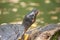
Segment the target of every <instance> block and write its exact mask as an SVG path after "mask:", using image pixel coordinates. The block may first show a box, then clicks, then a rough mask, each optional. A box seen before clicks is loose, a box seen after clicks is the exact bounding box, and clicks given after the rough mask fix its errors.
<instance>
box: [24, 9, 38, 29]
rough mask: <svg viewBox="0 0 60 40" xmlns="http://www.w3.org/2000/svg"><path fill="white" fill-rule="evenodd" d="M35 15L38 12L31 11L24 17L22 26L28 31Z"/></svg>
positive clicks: (35, 10)
mask: <svg viewBox="0 0 60 40" xmlns="http://www.w3.org/2000/svg"><path fill="white" fill-rule="evenodd" d="M37 14H38V10H37V9H33V10H32V11H31V12H30V13H29V14H27V15H25V17H24V20H23V25H24V27H25V28H26V29H28V28H29V27H30V26H31V25H32V24H33V23H34V22H35V20H36V16H37Z"/></svg>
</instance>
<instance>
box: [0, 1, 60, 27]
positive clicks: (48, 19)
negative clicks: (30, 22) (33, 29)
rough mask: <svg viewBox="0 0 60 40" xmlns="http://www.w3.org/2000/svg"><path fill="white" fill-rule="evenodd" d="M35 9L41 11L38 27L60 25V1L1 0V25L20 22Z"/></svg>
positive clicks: (37, 21)
mask: <svg viewBox="0 0 60 40" xmlns="http://www.w3.org/2000/svg"><path fill="white" fill-rule="evenodd" d="M33 8H36V9H38V10H39V11H40V12H39V13H40V14H39V15H38V17H37V20H36V22H35V23H36V25H42V26H43V25H47V24H52V23H60V0H0V24H2V23H10V22H20V21H22V20H23V18H24V16H25V15H26V14H27V13H29V12H30V11H31V10H32V9H33Z"/></svg>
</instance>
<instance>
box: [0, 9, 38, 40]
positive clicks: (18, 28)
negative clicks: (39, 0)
mask: <svg viewBox="0 0 60 40" xmlns="http://www.w3.org/2000/svg"><path fill="white" fill-rule="evenodd" d="M37 14H38V10H37V9H33V10H32V11H31V12H29V13H28V14H27V15H25V17H24V19H23V22H22V24H8V23H7V24H6V25H0V40H18V37H22V36H23V34H24V33H25V32H26V31H27V30H28V28H29V27H30V26H31V25H32V24H33V23H34V22H35V21H36V16H37Z"/></svg>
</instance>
